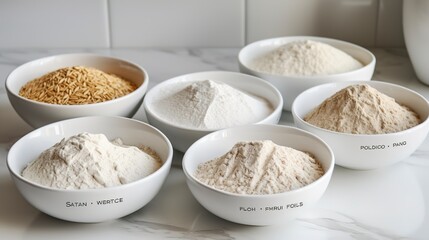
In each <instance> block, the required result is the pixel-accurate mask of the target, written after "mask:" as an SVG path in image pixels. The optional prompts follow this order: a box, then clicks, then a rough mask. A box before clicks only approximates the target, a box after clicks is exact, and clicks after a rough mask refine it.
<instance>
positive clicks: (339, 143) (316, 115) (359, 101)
mask: <svg viewBox="0 0 429 240" xmlns="http://www.w3.org/2000/svg"><path fill="white" fill-rule="evenodd" d="M292 115H293V118H294V122H295V125H296V126H297V127H299V128H301V129H303V130H307V131H309V132H312V133H314V134H315V135H317V136H319V137H320V138H322V139H323V140H325V141H326V142H327V143H328V144H329V146H330V147H331V148H332V151H333V152H334V154H335V159H336V164H338V165H340V166H343V167H347V168H351V169H360V170H366V169H375V168H380V167H384V166H388V165H391V164H394V163H396V162H399V161H401V160H403V159H405V158H406V157H408V156H410V155H411V154H412V153H413V152H414V151H415V150H416V149H417V148H418V147H419V146H420V144H421V143H422V142H423V141H424V139H425V138H426V136H427V133H428V131H429V119H428V116H429V103H428V101H427V100H426V99H425V98H424V97H423V96H421V95H420V94H418V93H417V92H415V91H413V90H410V89H408V88H405V87H402V86H399V85H395V84H391V83H386V82H380V81H350V82H337V83H328V84H323V85H320V86H316V87H313V88H310V89H308V90H306V91H304V92H303V93H301V94H300V95H299V96H298V97H297V98H296V99H295V102H294V103H293V105H292Z"/></svg>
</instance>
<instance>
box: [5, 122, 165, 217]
mask: <svg viewBox="0 0 429 240" xmlns="http://www.w3.org/2000/svg"><path fill="white" fill-rule="evenodd" d="M172 156H173V148H172V146H171V143H170V141H169V140H168V138H167V137H166V136H165V135H164V134H162V133H161V132H160V131H159V130H157V129H156V128H154V127H152V126H150V125H148V124H146V123H143V122H140V121H137V120H133V119H129V118H123V117H108V116H94V117H82V118H74V119H69V120H63V121H59V122H55V123H52V124H48V125H46V126H44V127H41V128H38V129H36V130H34V131H32V132H30V133H28V134H27V135H25V136H24V137H22V138H21V139H20V140H18V141H17V142H16V143H15V144H14V145H13V146H12V148H11V149H10V151H9V153H8V156H7V166H8V168H9V171H10V173H11V176H12V179H13V181H14V183H15V185H16V187H17V188H18V190H19V192H20V193H21V194H22V196H23V197H24V198H25V199H26V200H27V201H28V203H30V204H31V205H32V206H34V207H35V208H37V209H39V210H40V211H42V212H44V213H46V214H48V215H50V216H53V217H55V218H59V219H63V220H67V221H72V222H83V223H92V222H103V221H108V220H112V219H117V218H121V217H123V216H126V215H128V214H130V213H132V212H135V211H137V210H138V209H140V208H142V207H143V206H145V205H146V204H147V203H148V202H150V201H151V200H152V199H153V198H154V197H155V195H156V194H157V193H158V191H159V190H160V188H161V186H162V185H163V183H164V181H165V179H166V177H167V175H168V173H169V170H170V166H171V162H172Z"/></svg>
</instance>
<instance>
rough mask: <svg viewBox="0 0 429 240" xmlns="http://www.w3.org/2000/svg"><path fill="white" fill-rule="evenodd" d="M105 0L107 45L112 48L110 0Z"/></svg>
mask: <svg viewBox="0 0 429 240" xmlns="http://www.w3.org/2000/svg"><path fill="white" fill-rule="evenodd" d="M105 1H106V16H107V20H106V22H107V45H108V47H109V48H112V35H113V34H112V20H111V18H112V16H111V9H110V8H111V6H110V0H105Z"/></svg>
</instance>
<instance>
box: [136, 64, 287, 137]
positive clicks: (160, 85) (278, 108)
mask: <svg viewBox="0 0 429 240" xmlns="http://www.w3.org/2000/svg"><path fill="white" fill-rule="evenodd" d="M198 74H225V75H231V76H234V75H240V76H243V77H246V78H248V79H252V80H253V81H255V82H257V83H258V84H262V85H265V86H267V87H268V88H270V89H271V90H272V91H273V92H274V93H275V97H276V98H277V100H278V102H279V103H278V104H277V105H276V106H274V104H273V102H271V101H269V100H268V99H266V98H265V97H264V96H259V97H261V98H264V99H265V100H267V101H268V102H269V103H270V105H272V107H273V109H272V111H271V113H270V114H269V115H268V116H266V117H264V118H263V119H261V120H259V121H258V122H255V123H250V124H260V123H261V122H264V121H265V120H266V119H268V118H271V117H273V116H274V115H276V114H277V113H278V112H281V111H282V108H283V97H282V95H281V93H280V91H279V90H278V89H277V88H276V87H274V85H273V84H271V83H269V82H268V81H265V80H263V79H261V78H259V77H256V76H252V75H248V74H244V73H239V72H232V71H203V72H193V73H188V74H183V75H180V76H176V77H173V78H169V79H167V80H165V81H162V82H160V83H158V84H157V85H156V86H154V87H153V88H151V89H150V90H149V91H148V92H147V93H146V95H145V98H144V100H143V108H144V110H145V112H146V114H147V113H149V114H150V115H151V117H153V118H155V119H156V120H157V121H159V122H161V123H162V124H164V125H166V126H170V127H174V128H176V129H180V130H186V131H193V132H200V133H208V132H213V131H216V130H220V129H218V128H207V129H201V128H194V127H185V126H181V125H178V124H176V123H174V122H169V121H167V120H165V119H163V118H160V117H159V116H158V115H157V114H156V113H155V112H154V111H152V109H151V107H150V106H149V103H148V101H149V100H147V99H151V98H153V97H152V94H154V92H155V91H159V90H160V89H162V88H163V87H165V86H166V85H170V84H174V83H175V82H178V81H180V80H181V79H183V78H185V77H187V76H193V75H198ZM197 81H199V80H186V82H189V83H193V82H197ZM238 90H240V91H243V90H242V89H239V88H238ZM243 92H246V91H243ZM252 95H253V94H252ZM221 129H223V128H221Z"/></svg>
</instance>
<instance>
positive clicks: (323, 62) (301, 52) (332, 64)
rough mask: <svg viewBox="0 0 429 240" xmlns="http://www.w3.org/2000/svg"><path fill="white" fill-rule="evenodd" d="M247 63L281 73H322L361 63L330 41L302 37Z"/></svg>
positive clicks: (330, 72) (291, 74) (351, 67)
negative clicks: (303, 39) (302, 39)
mask: <svg viewBox="0 0 429 240" xmlns="http://www.w3.org/2000/svg"><path fill="white" fill-rule="evenodd" d="M250 67H251V68H252V69H255V70H257V71H260V72H265V73H270V74H276V75H283V76H322V75H329V74H337V73H344V72H348V71H353V70H356V69H359V68H362V67H363V65H362V63H360V62H359V61H358V60H356V59H354V58H353V57H352V56H350V55H349V54H347V53H345V52H343V51H342V50H340V49H338V48H335V47H333V46H331V45H329V44H325V43H322V42H317V41H311V40H305V41H294V42H290V43H287V44H284V45H282V46H280V47H278V48H277V49H275V50H274V51H272V52H270V53H268V54H266V55H264V56H262V57H261V58H258V59H256V60H255V61H254V62H252V63H251V66H250Z"/></svg>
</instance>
